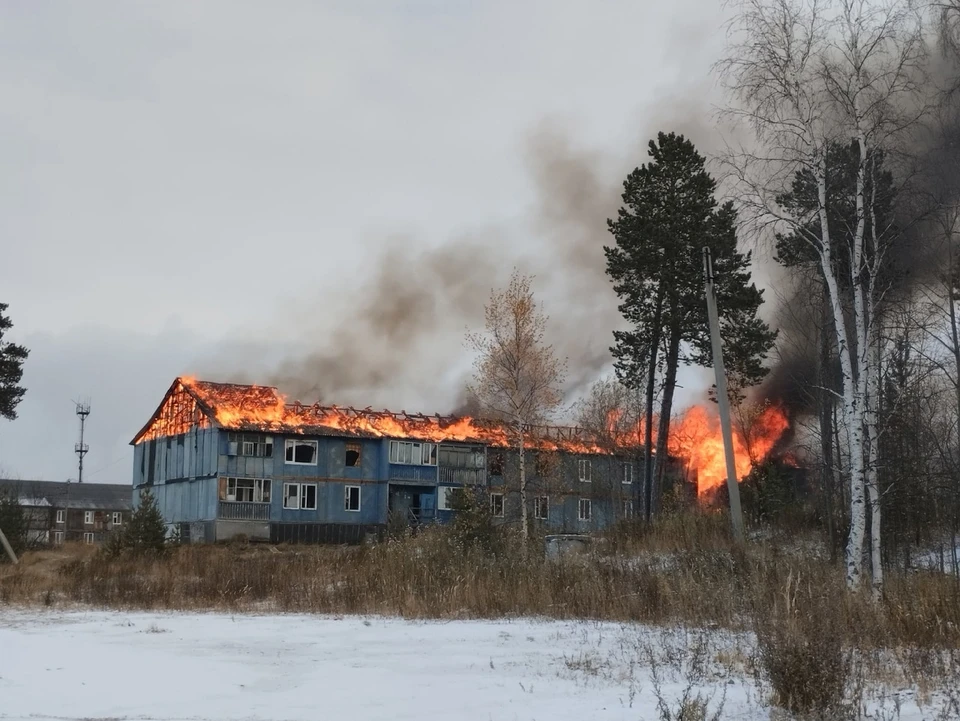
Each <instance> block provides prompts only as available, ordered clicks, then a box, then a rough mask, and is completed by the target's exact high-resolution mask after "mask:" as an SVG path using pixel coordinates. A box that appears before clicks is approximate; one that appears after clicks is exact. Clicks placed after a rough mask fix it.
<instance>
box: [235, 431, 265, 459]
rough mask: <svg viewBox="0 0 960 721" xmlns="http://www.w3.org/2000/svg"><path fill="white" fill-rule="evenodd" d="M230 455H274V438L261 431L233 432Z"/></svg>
mask: <svg viewBox="0 0 960 721" xmlns="http://www.w3.org/2000/svg"><path fill="white" fill-rule="evenodd" d="M227 440H228V441H229V442H230V455H237V456H253V457H255V458H270V457H272V456H273V438H272V437H271V436H264V435H260V434H259V433H231V434H229V436H228V437H227Z"/></svg>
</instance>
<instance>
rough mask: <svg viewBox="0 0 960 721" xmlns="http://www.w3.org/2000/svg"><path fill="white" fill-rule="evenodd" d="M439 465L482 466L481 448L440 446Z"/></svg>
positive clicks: (471, 467)
mask: <svg viewBox="0 0 960 721" xmlns="http://www.w3.org/2000/svg"><path fill="white" fill-rule="evenodd" d="M440 465H441V466H445V467H447V468H470V469H477V468H483V467H484V465H485V464H484V452H483V448H482V447H479V448H478V447H471V446H440Z"/></svg>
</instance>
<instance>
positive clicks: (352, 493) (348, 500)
mask: <svg viewBox="0 0 960 721" xmlns="http://www.w3.org/2000/svg"><path fill="white" fill-rule="evenodd" d="M343 510H345V511H359V510H360V486H347V487H346V488H344V489H343Z"/></svg>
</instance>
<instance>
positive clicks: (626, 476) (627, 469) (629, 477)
mask: <svg viewBox="0 0 960 721" xmlns="http://www.w3.org/2000/svg"><path fill="white" fill-rule="evenodd" d="M623 482H624V483H633V464H632V463H624V464H623Z"/></svg>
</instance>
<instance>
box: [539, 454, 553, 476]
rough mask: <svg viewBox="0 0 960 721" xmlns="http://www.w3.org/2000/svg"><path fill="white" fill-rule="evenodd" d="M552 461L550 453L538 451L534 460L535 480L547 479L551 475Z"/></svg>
mask: <svg viewBox="0 0 960 721" xmlns="http://www.w3.org/2000/svg"><path fill="white" fill-rule="evenodd" d="M553 460H554V456H553V454H552V453H547V452H546V451H539V452H538V453H537V455H536V458H535V459H534V473H535V474H536V476H537V478H548V477H549V476H550V475H551V474H552V473H553V466H554V464H553Z"/></svg>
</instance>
